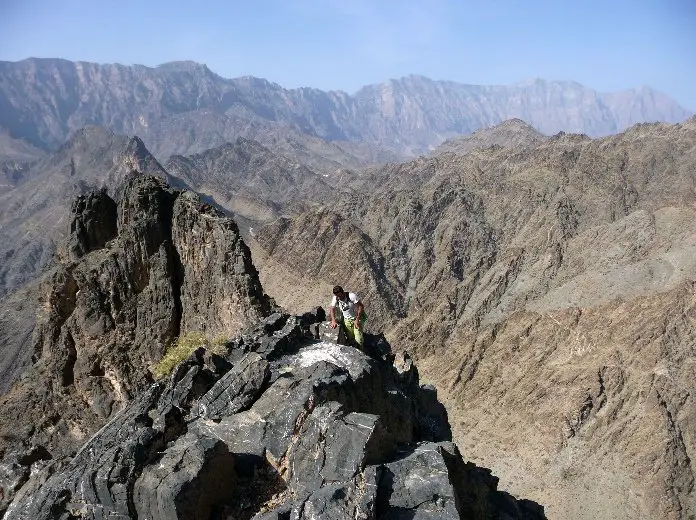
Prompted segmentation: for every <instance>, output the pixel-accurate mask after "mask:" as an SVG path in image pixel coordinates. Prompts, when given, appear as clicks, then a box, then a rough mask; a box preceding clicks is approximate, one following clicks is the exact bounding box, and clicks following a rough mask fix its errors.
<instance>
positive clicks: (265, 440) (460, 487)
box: [5, 308, 544, 520]
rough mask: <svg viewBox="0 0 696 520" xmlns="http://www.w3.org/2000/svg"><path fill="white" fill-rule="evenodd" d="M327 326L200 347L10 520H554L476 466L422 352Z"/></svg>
mask: <svg viewBox="0 0 696 520" xmlns="http://www.w3.org/2000/svg"><path fill="white" fill-rule="evenodd" d="M324 319H325V314H324V312H323V310H321V309H320V308H319V309H317V310H315V311H314V312H312V313H306V314H304V315H303V316H290V315H287V314H273V315H271V316H269V317H268V318H266V319H265V320H264V321H263V322H261V323H259V324H258V325H257V326H256V327H255V328H251V329H249V330H247V331H246V332H245V333H244V334H242V335H241V336H238V337H237V338H236V339H234V340H233V341H230V342H229V343H228V345H227V353H226V354H225V355H224V356H217V355H215V354H210V353H208V352H206V351H205V350H204V349H200V350H199V351H197V352H195V353H194V354H193V355H192V356H191V357H190V358H189V359H188V360H186V361H184V362H182V363H181V364H180V365H179V366H178V367H177V368H176V369H175V370H174V372H173V373H172V375H171V377H170V378H169V380H168V381H163V382H158V383H155V384H154V385H152V386H150V387H149V388H147V389H146V390H145V391H143V392H142V393H141V394H140V395H138V396H137V397H136V398H135V399H134V400H133V402H132V403H130V404H129V405H128V406H127V407H125V408H124V409H123V410H122V411H120V412H119V413H117V414H116V415H114V416H113V418H112V419H111V420H110V421H109V422H108V423H107V424H106V425H105V426H104V427H103V428H102V429H101V430H100V431H99V432H98V433H97V434H96V435H95V436H94V437H92V438H91V439H90V440H89V441H88V442H87V443H86V444H85V445H84V446H83V447H82V448H81V449H80V451H79V452H78V453H77V454H76V455H75V456H74V457H73V458H71V459H70V460H65V461H58V462H53V463H46V462H41V461H36V462H33V463H31V462H25V463H28V464H30V465H33V471H32V477H31V479H30V480H29V481H28V482H27V483H26V484H25V485H24V487H22V488H21V490H20V491H19V494H18V495H17V498H16V499H15V500H14V502H13V503H12V504H11V505H10V508H9V509H8V511H7V513H6V515H5V518H6V519H7V520H18V519H24V520H28V519H32V520H44V519H46V520H48V519H53V518H63V517H67V516H72V517H81V518H119V519H124V520H125V519H130V518H133V519H135V518H139V519H144V518H147V519H150V520H165V519H167V520H170V519H176V518H180V519H191V518H201V519H204V518H205V519H208V518H215V519H220V520H226V519H236V520H239V519H249V518H254V519H255V520H271V519H276V520H280V519H288V518H297V519H298V520H300V519H308V520H309V519H311V518H324V519H336V520H339V519H345V518H356V519H393V518H416V519H419V518H423V519H425V518H429V519H432V518H438V519H455V518H484V519H488V518H490V519H496V518H510V519H518V518H519V519H526V520H532V519H541V518H544V514H543V509H542V508H541V507H540V506H538V505H537V504H535V503H533V502H530V501H526V500H516V499H514V498H513V497H511V496H510V495H507V494H505V493H502V492H499V491H497V490H496V484H497V480H496V479H495V477H493V476H491V474H490V472H489V471H487V470H485V469H482V468H478V467H476V466H474V465H473V464H470V463H465V462H464V461H463V460H462V457H461V454H460V452H459V450H458V449H457V447H456V445H454V444H453V443H452V442H450V431H449V425H448V423H447V415H446V412H445V410H444V408H443V407H442V405H441V404H439V403H438V402H437V399H436V395H435V392H434V389H432V388H430V387H423V386H421V385H420V384H419V380H418V371H417V369H416V367H415V366H414V365H413V363H412V362H411V360H410V359H409V358H408V357H407V356H404V355H403V354H401V355H399V356H397V358H396V360H395V363H394V364H392V363H391V362H390V361H389V359H393V357H389V358H384V357H383V356H381V355H380V353H382V354H384V353H388V352H389V347H388V345H385V343H384V342H383V341H381V342H380V341H379V340H378V338H371V339H372V341H371V343H370V345H371V347H372V348H373V350H372V353H373V356H375V357H373V358H371V357H368V356H366V355H365V354H363V353H361V352H360V351H358V350H356V349H354V348H352V347H348V346H343V345H337V344H335V343H333V342H330V341H326V340H325V341H320V340H317V339H315V336H316V334H317V332H318V331H319V330H320V329H319V328H317V327H318V322H320V321H322V320H324ZM375 340H377V341H375ZM380 346H381V350H380V348H379V347H380Z"/></svg>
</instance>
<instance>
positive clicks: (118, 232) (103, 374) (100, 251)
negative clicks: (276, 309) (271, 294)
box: [0, 175, 270, 485]
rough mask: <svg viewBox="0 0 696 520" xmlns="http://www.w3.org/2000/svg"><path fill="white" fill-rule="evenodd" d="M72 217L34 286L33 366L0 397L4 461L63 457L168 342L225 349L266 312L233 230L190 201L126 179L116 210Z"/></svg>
mask: <svg viewBox="0 0 696 520" xmlns="http://www.w3.org/2000/svg"><path fill="white" fill-rule="evenodd" d="M73 211H74V215H73V224H72V232H71V236H70V238H69V241H68V247H67V248H66V251H67V258H63V260H62V261H60V262H58V263H57V265H56V266H54V267H53V268H52V269H51V270H50V271H49V272H48V273H47V274H46V275H45V276H44V277H43V278H42V279H41V281H40V283H39V289H38V292H39V293H40V296H41V306H40V308H39V311H40V312H39V317H38V321H37V326H36V331H35V335H34V340H33V351H32V353H33V359H32V361H33V366H32V367H30V368H28V369H27V370H26V372H25V373H24V374H23V375H22V377H21V378H20V379H19V380H18V381H17V383H16V384H15V385H14V387H13V388H12V389H11V390H10V391H9V392H8V393H7V394H6V395H4V396H3V397H2V401H1V406H0V418H1V421H0V429H1V430H2V440H1V441H0V446H1V447H0V449H2V450H3V451H4V450H21V449H25V448H23V446H26V448H29V447H31V446H35V445H41V446H44V447H45V448H46V449H47V450H48V451H49V452H50V454H51V455H52V456H53V457H57V458H60V457H62V456H65V455H67V454H69V453H71V452H72V451H74V450H75V449H77V448H78V447H79V446H80V445H82V444H83V443H84V442H85V440H86V439H87V438H89V436H90V435H92V434H93V433H94V432H95V431H96V430H98V429H99V428H100V427H101V426H102V425H103V424H104V423H105V422H106V421H107V420H108V419H109V418H110V417H112V416H113V415H114V414H116V413H118V411H119V410H120V409H121V408H123V406H125V404H126V403H127V402H129V401H130V400H131V399H132V398H133V397H134V396H135V395H136V394H137V393H138V391H139V390H140V389H142V388H144V387H146V386H147V385H149V384H150V383H151V382H152V376H151V374H150V369H151V368H152V366H153V365H154V363H155V362H157V361H158V360H159V359H160V358H161V356H162V355H163V353H164V351H165V349H166V347H167V346H169V345H170V344H171V343H172V341H173V340H174V339H175V338H176V337H177V336H178V335H180V334H183V335H185V334H186V333H187V332H201V333H203V334H205V335H206V336H207V337H208V338H209V339H211V340H212V339H214V338H217V337H224V338H229V337H231V336H233V335H235V334H236V333H238V332H239V331H241V330H242V329H244V328H246V327H247V326H249V324H251V323H255V322H256V321H258V320H259V319H260V318H261V317H263V316H265V315H267V314H268V313H269V311H270V306H269V303H268V300H267V298H266V297H265V295H264V294H263V291H262V288H261V285H260V283H259V280H258V273H257V271H256V269H255V268H254V267H253V265H252V264H251V256H250V253H249V250H248V248H247V247H246V245H245V244H244V242H243V241H242V239H241V237H240V236H239V233H238V230H237V227H236V225H235V223H234V222H233V221H232V220H231V219H229V218H227V217H225V216H223V215H222V214H220V213H218V212H217V211H215V210H214V209H213V208H211V207H210V206H207V205H205V204H202V203H201V202H200V200H198V198H197V197H196V196H194V195H192V194H190V193H185V192H184V193H182V192H179V191H176V190H173V189H171V188H170V187H169V186H167V185H166V184H165V183H164V182H163V181H161V180H159V179H157V178H155V177H149V176H143V175H133V176H132V177H131V178H130V179H129V180H128V181H127V182H126V184H125V185H124V187H123V189H122V191H121V197H120V199H119V202H118V203H115V202H114V201H113V200H112V199H111V198H110V197H109V196H108V195H107V194H106V193H105V192H104V191H100V192H96V193H93V194H91V195H88V196H86V197H82V198H80V199H78V201H77V202H76V203H75V204H74V205H73ZM15 355H17V356H18V357H19V356H21V355H22V354H21V352H18V353H16V354H15ZM17 425H21V427H20V428H21V429H20V428H18V427H17ZM210 449H212V450H215V449H217V448H215V447H214V446H213V447H211V448H210ZM182 485H183V484H182Z"/></svg>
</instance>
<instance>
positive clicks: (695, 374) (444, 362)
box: [250, 118, 696, 519]
mask: <svg viewBox="0 0 696 520" xmlns="http://www.w3.org/2000/svg"><path fill="white" fill-rule="evenodd" d="M507 126H508V127H509V126H510V125H507ZM513 126H514V125H513ZM509 130H510V129H509V128H507V129H506V132H507V134H509ZM505 139H506V141H505V145H501V144H493V145H486V146H485V147H484V148H469V147H466V148H465V149H464V150H463V151H461V152H459V153H457V147H454V152H448V151H447V150H445V151H444V153H440V152H442V150H440V151H438V153H437V154H436V155H433V156H431V157H421V158H419V159H417V160H414V161H412V162H408V163H404V164H398V165H389V166H386V167H383V168H377V169H372V170H370V171H367V172H364V173H361V174H355V175H354V176H353V177H352V178H351V179H350V180H348V181H346V182H345V185H346V186H348V187H350V188H353V189H354V190H355V193H354V195H352V196H346V195H344V196H342V199H341V201H340V202H339V203H334V204H327V205H326V206H325V207H324V208H319V209H316V208H315V209H312V210H310V211H308V212H306V213H304V214H302V215H300V216H298V217H296V218H292V219H280V220H278V221H276V222H275V223H273V224H271V225H269V226H267V227H266V228H264V229H263V230H260V231H258V232H257V233H256V240H255V241H254V242H253V243H252V244H250V246H251V247H252V250H253V252H254V261H255V263H256V264H257V265H259V266H260V271H261V281H262V283H263V285H264V288H265V290H266V291H267V292H268V293H269V294H270V295H271V296H274V297H275V298H276V300H277V301H278V303H280V304H282V305H286V306H288V307H290V308H302V307H306V306H307V305H309V304H326V303H327V300H328V298H329V296H330V287H331V285H333V284H334V283H342V284H343V285H344V286H346V287H348V288H350V289H351V290H354V291H356V292H358V293H360V294H361V295H363V297H364V299H365V301H366V305H367V311H368V315H369V316H370V320H369V322H368V323H369V325H370V327H372V328H374V329H384V330H386V331H387V332H388V337H389V339H390V342H392V344H398V345H402V346H407V347H408V348H409V349H411V351H412V352H413V353H414V355H415V356H416V357H417V358H418V360H419V363H420V366H421V367H423V368H422V370H423V373H424V378H425V379H426V380H429V381H431V382H433V383H435V384H436V385H437V387H438V390H439V391H440V392H441V395H443V396H444V397H445V398H446V400H447V405H448V408H449V412H450V420H451V421H452V425H453V429H454V435H455V440H457V441H458V443H459V445H460V446H461V447H462V452H463V455H464V457H465V458H466V457H469V458H471V459H472V460H474V461H477V462H480V463H484V464H485V465H488V466H490V467H492V468H493V470H494V472H495V473H496V474H498V475H500V476H501V488H502V489H506V490H507V491H510V492H512V493H514V494H519V495H523V496H526V497H529V498H531V499H533V500H535V501H537V502H539V503H541V504H544V505H545V506H547V509H546V511H547V514H548V516H549V518H582V519H590V518H592V519H594V518H670V519H687V518H690V517H692V515H694V514H696V495H695V493H694V471H695V469H696V468H695V467H694V463H693V460H694V453H696V408H695V407H694V389H693V381H694V380H696V306H695V304H696V298H695V296H694V292H695V285H694V284H695V282H696V218H695V217H696V204H695V203H696V119H693V118H692V119H690V120H688V121H686V122H684V123H682V124H678V125H665V124H642V125H637V126H634V127H632V128H630V129H629V130H627V131H626V132H624V133H621V134H618V135H615V136H611V137H606V138H602V139H590V138H589V137H587V136H584V135H575V134H563V133H561V134H558V135H555V136H553V137H551V138H548V139H536V140H535V142H532V143H530V142H529V141H526V140H525V139H515V138H514V136H510V135H507V136H506V138H505ZM298 287H302V288H303V289H302V290H299V291H298V289H297V288H298ZM304 287H309V288H310V289H307V290H305V289H304ZM322 298H323V299H322ZM317 299H319V301H317Z"/></svg>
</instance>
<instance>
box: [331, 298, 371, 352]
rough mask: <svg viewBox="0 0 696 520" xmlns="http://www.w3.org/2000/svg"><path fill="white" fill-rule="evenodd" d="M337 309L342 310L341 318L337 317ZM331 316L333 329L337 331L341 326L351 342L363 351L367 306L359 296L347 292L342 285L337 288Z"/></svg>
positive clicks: (332, 301) (332, 302)
mask: <svg viewBox="0 0 696 520" xmlns="http://www.w3.org/2000/svg"><path fill="white" fill-rule="evenodd" d="M336 307H338V309H339V310H340V316H337V315H336ZM329 315H330V316H331V328H332V329H335V328H336V327H338V326H339V324H340V325H341V326H342V328H343V330H344V332H345V334H346V337H347V339H348V340H349V342H353V343H355V344H356V345H357V346H358V348H360V349H361V350H362V348H363V325H364V322H365V318H366V315H365V306H364V305H363V304H362V302H361V301H360V298H359V297H358V295H357V294H355V293H352V292H345V291H344V290H343V287H341V286H340V285H337V286H335V287H334V288H333V298H332V299H331V308H330V311H329ZM339 320H340V322H339Z"/></svg>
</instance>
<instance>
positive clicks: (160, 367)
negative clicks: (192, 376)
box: [152, 332, 227, 379]
mask: <svg viewBox="0 0 696 520" xmlns="http://www.w3.org/2000/svg"><path fill="white" fill-rule="evenodd" d="M226 341H227V338H226V337H225V336H216V337H215V338H213V339H209V338H208V337H207V336H206V335H205V334H203V333H202V332H187V333H185V334H183V335H182V336H179V337H178V338H177V339H176V340H174V342H173V343H172V344H171V346H170V347H169V348H168V349H167V352H165V354H164V356H162V359H160V360H159V362H158V363H157V364H156V365H155V366H154V367H153V368H152V374H153V375H154V376H155V378H156V379H161V378H163V377H166V376H168V375H169V374H171V372H172V370H174V367H175V366H176V365H178V364H179V363H180V362H181V361H183V360H184V359H186V358H187V357H189V356H190V355H191V354H193V352H194V351H195V350H196V349H197V348H199V347H205V348H207V349H208V350H210V351H211V352H215V353H216V354H221V353H223V351H224V345H225V343H226Z"/></svg>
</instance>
